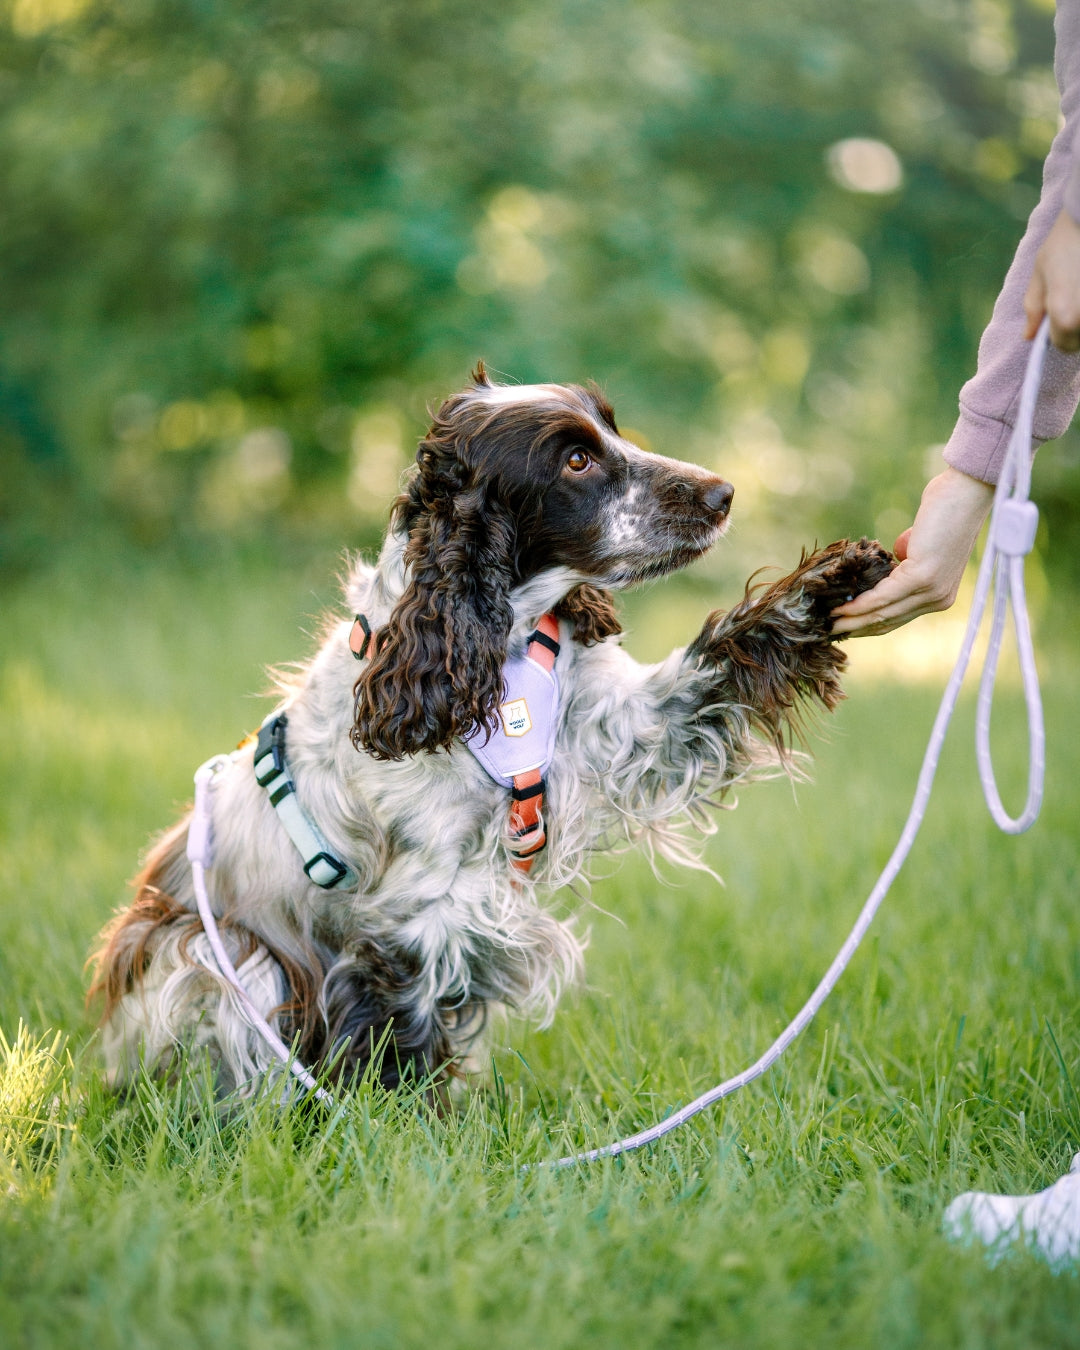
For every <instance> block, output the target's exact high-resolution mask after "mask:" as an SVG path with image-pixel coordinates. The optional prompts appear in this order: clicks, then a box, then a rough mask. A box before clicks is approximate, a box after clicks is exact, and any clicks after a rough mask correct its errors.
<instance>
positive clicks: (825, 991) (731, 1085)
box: [541, 319, 1050, 1167]
mask: <svg viewBox="0 0 1080 1350" xmlns="http://www.w3.org/2000/svg"><path fill="white" fill-rule="evenodd" d="M1049 333H1050V320H1049V319H1044V320H1043V322H1042V325H1041V326H1040V328H1039V331H1038V333H1037V335H1036V337H1035V340H1034V343H1033V344H1032V349H1031V355H1030V357H1029V358H1028V364H1027V371H1026V373H1025V375H1024V383H1023V387H1022V390H1021V394H1020V409H1019V412H1018V413H1017V417H1016V424H1015V426H1014V427H1013V433H1012V436H1011V437H1010V439H1009V447H1008V450H1007V451H1006V456H1005V464H1004V467H1003V469H1002V472H1001V477H1000V478H999V480H998V485H997V489H996V491H995V493H994V505H993V509H992V511H991V515H990V531H989V534H988V537H987V543H986V552H985V553H984V555H983V560H982V564H981V566H980V567H979V574H978V579H977V580H976V583H975V598H974V599H973V600H972V602H971V613H970V615H969V617H968V623H967V629H966V631H965V633H964V640H963V643H962V644H961V646H960V654H959V656H958V657H957V658H956V665H955V666H954V667H953V672H952V674H951V675H950V676H949V682H948V684H947V685H946V686H945V693H944V695H943V697H942V700H941V706H940V708H939V709H938V714H937V717H936V718H935V720H934V726H933V730H932V731H931V733H930V742H929V744H928V745H927V747H926V754H925V756H924V758H923V762H922V768H921V769H920V770H919V778H918V783H917V784H916V787H915V799H914V801H913V802H912V805H911V811H910V813H909V814H908V818H907V821H906V823H905V825H904V829H903V831H902V833H901V835H900V840H899V842H898V843H897V845H896V847H895V848H894V849H893V852H892V856H891V857H890V858H889V861H888V862H887V863H886V864H885V870H884V871H883V872H882V874H881V876H880V877H879V878H878V880H877V884H876V885H875V886H874V889H873V890H872V891H871V892H870V896H869V898H868V899H867V901H866V903H865V904H864V905H863V907H862V911H861V912H860V914H859V917H858V918H857V919H856V921H855V926H854V927H853V928H852V930H851V932H850V933H849V934H848V937H847V940H846V942H845V943H844V945H843V946H842V947H841V948H840V951H839V952H838V953H837V956H836V959H835V960H834V961H833V963H832V965H831V966H830V967H829V969H828V970H827V971H826V972H825V974H824V976H823V977H822V979H821V982H820V984H819V985H818V986H817V988H816V989H815V990H814V992H813V993H812V994H811V995H810V997H809V998H808V999H807V1001H806V1002H805V1003H804V1004H803V1006H802V1008H801V1009H800V1010H799V1012H798V1014H797V1015H796V1017H795V1018H794V1019H793V1020H792V1021H791V1022H790V1023H789V1024H788V1025H787V1026H786V1027H785V1028H784V1030H783V1031H782V1032H781V1033H780V1035H779V1036H778V1037H777V1038H776V1040H775V1041H773V1043H772V1045H770V1046H769V1048H768V1049H767V1050H766V1051H765V1053H764V1054H763V1055H762V1056H761V1058H760V1059H757V1060H755V1061H754V1063H753V1064H751V1065H750V1067H749V1068H748V1069H744V1070H743V1071H742V1073H740V1074H736V1075H735V1077H734V1078H728V1079H727V1080H726V1081H725V1082H723V1083H719V1084H717V1086H716V1087H714V1088H710V1089H709V1091H708V1092H704V1093H702V1095H701V1096H700V1097H696V1098H695V1099H694V1100H693V1101H692V1102H690V1103H688V1105H686V1106H683V1107H681V1108H680V1109H679V1110H678V1111H675V1112H673V1113H672V1114H671V1115H670V1116H668V1117H667V1118H666V1119H665V1120H662V1121H660V1122H658V1123H657V1124H656V1125H652V1126H650V1128H649V1129H647V1130H641V1131H640V1132H639V1133H638V1134H631V1135H628V1136H627V1137H626V1138H625V1139H619V1140H618V1141H617V1142H616V1143H614V1144H605V1145H604V1146H603V1147H602V1148H593V1149H589V1150H587V1151H586V1152H582V1153H571V1154H569V1155H568V1156H567V1157H565V1158H558V1159H556V1160H555V1161H554V1162H552V1163H549V1164H547V1165H548V1166H552V1167H572V1166H573V1165H574V1164H575V1163H583V1162H594V1161H595V1160H596V1159H597V1158H613V1157H615V1156H617V1155H618V1154H620V1153H630V1152H631V1151H632V1150H633V1149H637V1148H644V1146H645V1145H646V1144H651V1143H654V1142H655V1141H656V1140H657V1139H662V1138H663V1137H664V1135H665V1134H670V1133H671V1131H672V1130H677V1129H678V1128H679V1126H680V1125H685V1124H686V1122H687V1121H688V1120H690V1119H691V1118H692V1117H693V1116H696V1115H698V1114H699V1113H700V1112H702V1111H704V1110H706V1109H707V1108H708V1107H710V1106H714V1105H715V1104H716V1103H717V1102H719V1101H722V1100H723V1099H724V1098H725V1097H730V1096H731V1094H732V1093H733V1092H738V1090H739V1089H740V1088H743V1087H746V1085H747V1084H748V1083H752V1082H753V1081H754V1079H755V1078H760V1077H761V1075H762V1074H763V1073H765V1071H766V1070H767V1069H769V1068H771V1067H772V1065H773V1064H775V1063H776V1061H777V1060H778V1059H779V1058H780V1056H781V1055H782V1054H783V1053H784V1051H785V1050H786V1049H787V1048H788V1046H789V1045H790V1044H791V1043H792V1041H794V1040H795V1039H796V1037H798V1035H799V1034H800V1032H802V1031H804V1030H805V1029H806V1027H807V1026H808V1025H809V1023H810V1022H811V1021H812V1020H813V1017H814V1014H815V1013H816V1012H817V1011H818V1009H819V1008H820V1007H821V1005H822V1004H823V1003H824V1002H825V1000H826V999H827V998H828V997H829V994H830V993H832V990H833V987H834V985H835V984H836V982H837V981H838V980H839V978H840V976H841V975H842V974H843V973H844V971H845V970H846V969H847V966H848V964H849V963H850V961H851V958H852V957H853V956H854V955H855V952H856V950H857V948H858V946H859V943H860V942H861V941H862V940H863V937H864V936H865V934H866V930H867V929H868V928H869V927H870V925H871V923H873V921H874V916H875V914H877V912H878V909H879V907H880V905H881V902H882V900H884V899H885V896H886V894H887V893H888V890H889V887H890V886H891V885H892V883H893V881H894V880H895V878H896V875H897V873H898V872H899V871H900V868H901V867H902V866H903V865H904V862H905V860H906V858H907V856H908V854H909V853H910V852H911V846H912V844H914V842H915V836H916V835H917V834H918V833H919V827H920V826H921V825H922V822H923V817H924V816H925V814H926V806H927V803H928V802H929V800H930V789H931V787H932V786H933V782H934V774H935V773H936V772H937V766H938V760H939V759H940V757H941V749H942V746H943V745H944V743H945V733H946V731H947V730H948V727H949V721H950V719H951V718H952V715H953V710H954V709H955V707H956V701H957V698H958V697H959V695H960V686H961V685H962V683H963V680H964V674H965V672H966V670H967V668H968V664H969V662H970V660H971V653H972V651H973V649H974V647H975V639H976V636H977V635H978V632H979V628H980V626H981V624H982V618H983V613H984V611H985V609H986V603H987V599H988V597H989V594H990V587H991V583H993V586H994V607H993V618H992V621H991V627H990V640H989V645H988V647H987V651H986V658H985V661H984V664H983V672H982V679H981V681H980V683H979V699H978V704H977V707H976V712H975V748H976V756H977V759H978V764H979V778H980V780H981V781H982V788H983V795H984V796H985V798H986V804H987V806H988V807H989V809H990V814H991V815H992V816H993V818H994V821H995V823H996V824H997V825H998V826H999V828H1000V829H1002V830H1004V831H1005V832H1006V834H1022V833H1023V832H1024V830H1027V829H1030V828H1031V826H1032V825H1034V823H1035V821H1036V819H1037V817H1038V814H1039V807H1040V806H1041V805H1042V795H1043V778H1044V775H1045V768H1046V738H1045V733H1044V729H1043V713H1042V700H1041V698H1040V696H1039V677H1038V673H1037V672H1036V669H1035V651H1034V648H1033V646H1032V642H1031V625H1030V623H1029V622H1028V612H1027V600H1026V598H1025V595H1024V558H1025V556H1026V555H1027V554H1028V553H1030V552H1031V548H1032V545H1033V544H1034V543H1035V532H1036V530H1037V529H1038V525H1039V511H1038V507H1036V505H1035V503H1034V502H1032V501H1029V500H1028V493H1029V492H1030V489H1031V434H1032V424H1033V421H1034V417H1035V403H1036V400H1037V398H1038V394H1039V383H1040V380H1041V379H1042V369H1043V362H1044V360H1045V357H1046V348H1047V342H1048V339H1049ZM1010 604H1011V606H1012V612H1013V624H1014V627H1015V629H1016V644H1017V649H1018V652H1019V657H1020V672H1021V676H1022V678H1023V684H1024V699H1025V702H1026V704H1027V714H1028V747H1029V748H1028V755H1029V758H1028V793H1027V801H1026V803H1025V804H1024V809H1023V811H1021V813H1020V815H1019V816H1017V817H1015V819H1014V818H1013V817H1012V816H1010V815H1009V814H1008V813H1007V812H1006V810H1005V808H1004V806H1003V805H1002V803H1001V796H1000V794H999V792H998V789H997V781H996V779H995V777H994V765H993V762H992V759H991V755H990V709H991V705H992V703H993V699H994V681H995V679H996V676H997V668H998V658H999V656H1000V655H1001V641H1002V638H1003V637H1004V635H1005V621H1006V617H1007V613H1006V611H1007V609H1008V607H1009V605H1010ZM543 1165H544V1164H541V1166H543Z"/></svg>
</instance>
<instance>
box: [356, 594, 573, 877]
mask: <svg viewBox="0 0 1080 1350" xmlns="http://www.w3.org/2000/svg"><path fill="white" fill-rule="evenodd" d="M349 649H350V651H351V652H352V654H353V656H355V657H356V659H357V660H358V661H362V660H363V659H364V658H365V657H366V656H368V655H372V654H374V650H375V637H374V634H373V633H372V631H371V625H370V624H369V623H368V621H367V618H366V617H365V616H364V615H363V614H358V615H357V616H356V619H355V621H354V622H353V626H352V631H351V632H350V634H349ZM558 654H559V621H558V619H556V617H555V615H554V614H550V613H549V614H544V615H543V616H542V617H541V619H540V621H539V622H538V623H537V625H536V627H535V629H534V630H533V632H532V633H531V634H530V636H529V643H528V647H527V648H526V651H525V655H526V656H527V657H528V658H529V660H530V661H535V662H536V664H537V665H538V666H543V668H544V669H545V670H546V671H548V672H549V673H550V672H551V671H552V670H554V668H555V658H556V657H557V656H558ZM546 786H547V784H546V782H545V780H544V776H543V772H542V770H541V769H539V768H536V769H528V770H526V772H525V773H519V774H515V775H514V786H513V787H512V788H511V790H510V822H509V824H510V838H511V841H512V842H511V845H510V850H511V852H512V853H513V855H514V866H515V867H516V868H517V870H518V871H519V872H528V870H529V868H530V867H532V865H533V859H534V858H535V857H536V855H537V854H538V853H539V852H540V850H541V849H542V848H543V847H544V845H545V844H546V843H547V832H546V830H545V829H544V791H545V789H546Z"/></svg>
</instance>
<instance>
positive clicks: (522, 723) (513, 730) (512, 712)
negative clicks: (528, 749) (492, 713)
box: [499, 698, 532, 736]
mask: <svg viewBox="0 0 1080 1350" xmlns="http://www.w3.org/2000/svg"><path fill="white" fill-rule="evenodd" d="M499 716H500V717H501V718H502V721H503V730H504V731H505V732H506V734H507V735H508V736H524V735H525V733H526V732H528V731H532V718H531V717H530V716H529V705H528V704H527V703H526V702H525V700H524V699H523V698H514V699H511V700H510V702H509V703H503V704H502V705H501V706H500V707H499Z"/></svg>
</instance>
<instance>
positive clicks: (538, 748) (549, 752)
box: [465, 656, 559, 788]
mask: <svg viewBox="0 0 1080 1350" xmlns="http://www.w3.org/2000/svg"><path fill="white" fill-rule="evenodd" d="M498 712H499V725H498V727H497V728H496V730H495V731H493V732H492V733H491V734H490V735H488V732H487V731H486V729H485V728H483V727H476V728H475V729H474V730H473V731H471V732H470V733H469V734H468V735H467V736H466V737H465V744H466V745H467V746H468V747H469V749H470V750H471V751H472V753H473V754H474V755H475V756H476V758H477V759H478V760H479V761H480V763H481V765H483V767H484V769H485V770H486V771H487V772H488V773H489V774H490V775H491V777H492V778H494V780H495V781H496V783H501V784H502V786H503V787H506V788H511V787H513V786H514V778H515V776H516V775H517V774H519V773H526V772H527V771H528V770H529V769H539V770H540V772H541V774H544V773H546V772H547V767H548V765H549V764H550V763H551V759H552V756H553V754H554V752H555V725H556V723H557V721H558V713H559V680H558V677H557V676H556V674H555V672H554V671H547V670H545V669H544V667H543V666H541V665H539V664H538V663H537V662H536V661H533V660H532V659H531V658H530V657H528V656H519V657H517V658H516V659H514V660H512V661H507V663H506V665H505V666H504V667H503V698H502V702H501V703H500V704H499V708H498Z"/></svg>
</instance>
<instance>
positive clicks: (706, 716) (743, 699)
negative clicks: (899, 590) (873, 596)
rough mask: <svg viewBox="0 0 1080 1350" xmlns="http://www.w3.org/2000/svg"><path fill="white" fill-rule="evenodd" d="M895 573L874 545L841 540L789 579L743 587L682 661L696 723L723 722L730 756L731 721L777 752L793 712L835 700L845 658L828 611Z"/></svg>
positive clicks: (792, 724)
mask: <svg viewBox="0 0 1080 1350" xmlns="http://www.w3.org/2000/svg"><path fill="white" fill-rule="evenodd" d="M894 566H895V563H894V560H893V559H892V557H891V556H890V555H889V554H888V553H887V552H886V551H885V550H884V549H883V548H882V547H881V545H880V544H878V543H876V542H875V541H871V540H868V539H860V540H858V541H856V542H850V541H848V540H846V539H842V540H839V541H838V542H837V543H835V544H830V545H829V546H828V547H827V548H823V549H819V550H818V551H817V552H816V553H812V554H810V555H809V556H808V557H804V558H803V560H802V561H801V562H800V564H799V566H798V567H797V568H796V569H795V571H794V572H792V573H791V574H790V575H789V576H786V577H783V578H782V579H781V580H779V581H776V582H773V583H772V584H771V585H768V586H759V587H748V588H747V592H746V596H745V598H744V599H743V600H742V601H741V602H740V603H739V604H738V605H736V606H735V607H734V608H733V609H730V610H728V611H727V613H721V612H719V611H717V612H714V613H713V614H710V615H709V617H708V619H707V620H706V621H705V625H704V627H703V628H702V630H701V632H700V634H699V635H698V637H697V639H696V640H695V641H694V642H693V643H692V644H691V646H690V647H688V648H687V651H686V657H685V659H686V661H687V662H688V663H691V664H692V665H693V666H694V667H695V668H696V670H697V672H698V674H699V675H700V676H701V677H702V683H701V684H700V685H699V688H698V695H699V697H700V698H701V699H702V702H701V705H700V706H699V708H698V710H697V715H698V717H699V718H700V719H701V720H702V721H704V722H708V723H723V724H724V725H725V728H726V730H727V733H728V737H727V739H728V742H729V748H730V749H732V750H736V757H738V756H737V745H736V744H734V743H733V742H737V740H738V737H737V735H732V733H733V732H735V731H736V728H735V727H734V726H733V725H732V721H733V715H734V716H735V717H736V718H737V717H738V714H739V712H740V711H741V712H742V714H743V716H744V717H745V718H746V719H747V720H748V723H749V725H748V726H747V732H749V730H750V729H751V728H753V729H756V730H757V731H759V732H763V733H764V734H765V735H766V736H767V737H768V739H769V740H771V741H772V742H773V743H774V744H775V745H777V746H778V747H782V746H783V745H784V744H785V742H786V741H787V740H788V738H789V735H790V733H791V731H792V730H793V729H797V727H798V723H799V718H800V713H801V712H802V710H803V709H805V708H806V707H807V706H813V705H814V704H817V705H819V706H823V707H824V708H826V709H831V708H833V707H834V706H835V705H836V703H837V702H838V701H839V700H840V699H841V698H842V697H843V694H842V692H841V688H840V679H839V676H840V672H841V670H842V669H843V667H844V665H845V662H846V657H845V655H844V653H843V651H842V650H841V649H840V648H839V647H838V645H837V644H836V642H835V641H833V640H832V639H831V638H830V632H831V629H832V618H831V613H832V610H833V609H835V608H836V606H837V605H841V604H843V603H844V601H846V600H849V599H851V598H852V597H853V596H855V595H859V594H861V593H862V592H863V591H866V590H869V589H870V588H871V587H873V586H876V585H877V583H878V582H879V581H880V580H881V579H882V578H883V577H885V576H887V575H888V573H889V572H890V571H891V570H892V568H893V567H894Z"/></svg>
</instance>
